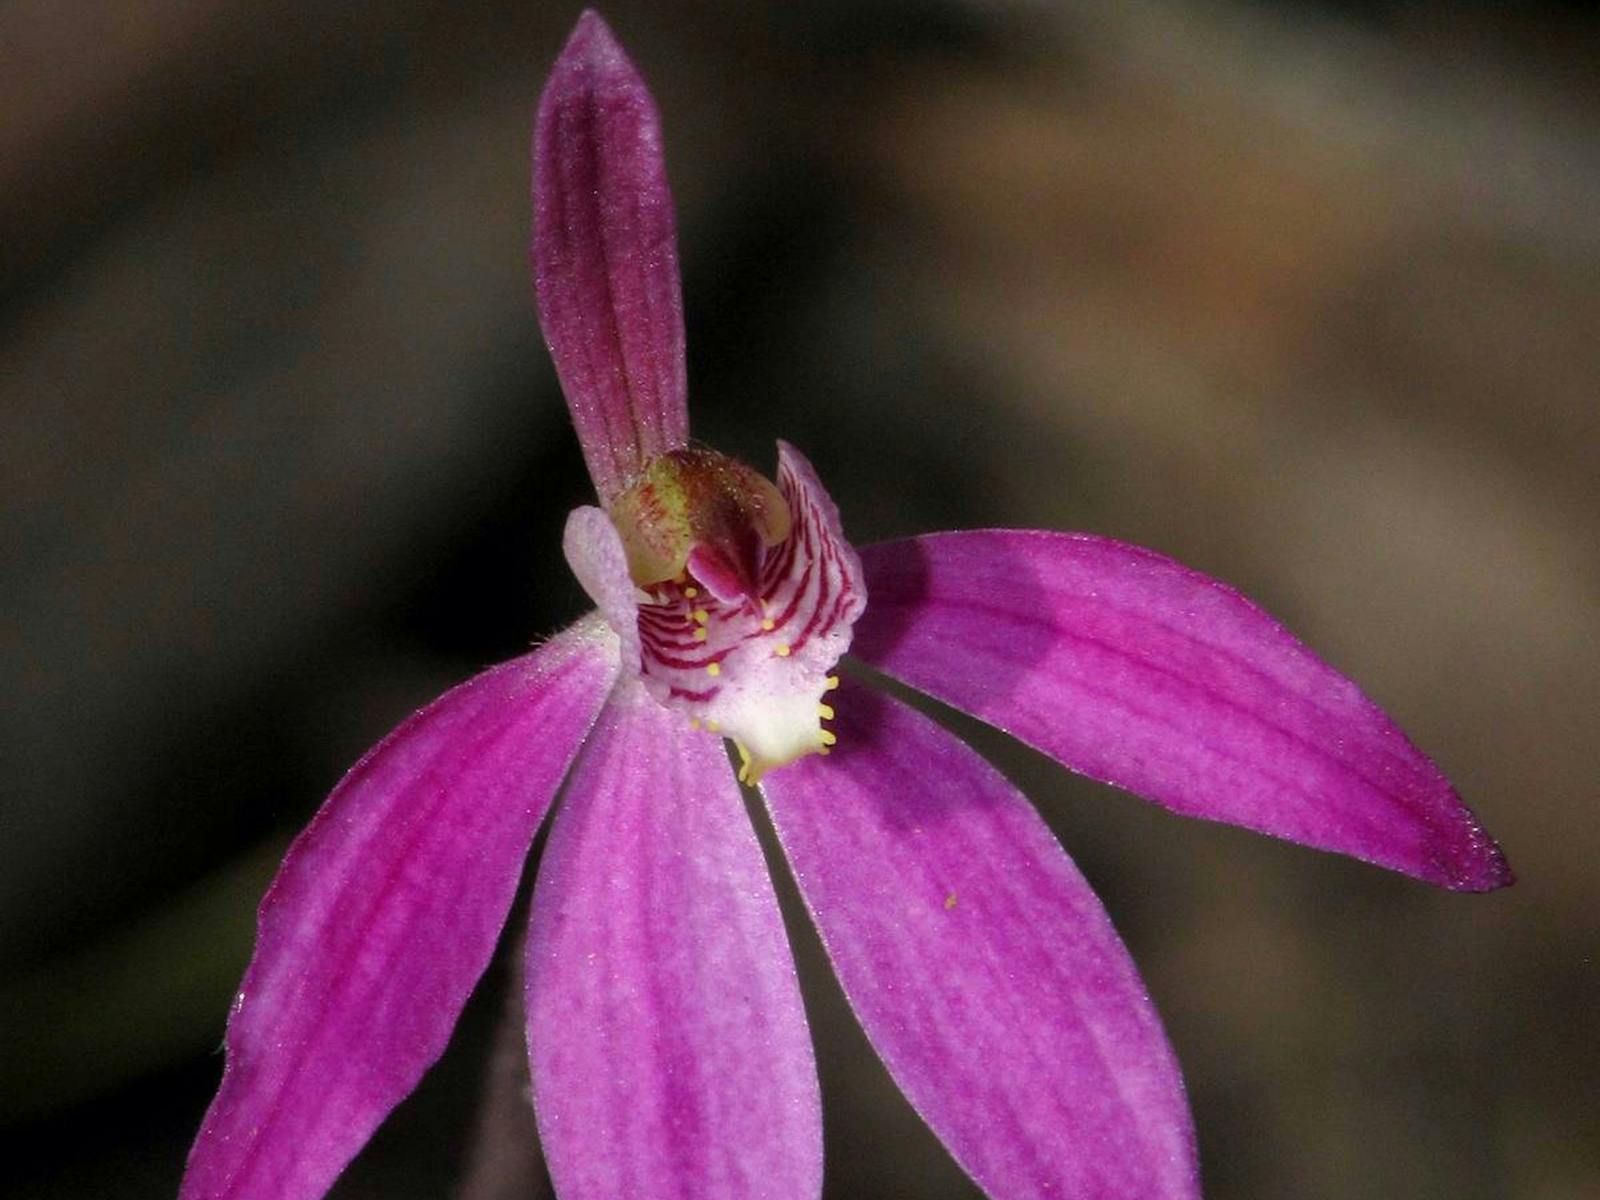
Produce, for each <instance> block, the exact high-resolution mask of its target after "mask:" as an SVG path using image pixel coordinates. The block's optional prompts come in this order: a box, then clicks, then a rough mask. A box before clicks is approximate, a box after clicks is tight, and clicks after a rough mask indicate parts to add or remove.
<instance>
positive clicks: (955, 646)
mask: <svg viewBox="0 0 1600 1200" xmlns="http://www.w3.org/2000/svg"><path fill="white" fill-rule="evenodd" d="M862 559H863V562H864V565H865V569H866V573H867V579H868V582H869V584H870V586H871V588H872V597H873V602H872V608H871V609H870V610H869V611H868V613H867V614H866V616H865V617H864V618H863V619H862V620H861V622H860V624H859V625H858V627H857V636H856V645H855V649H856V652H857V653H858V654H859V655H860V656H861V658H862V659H864V660H865V661H867V662H869V663H871V664H872V665H873V666H875V667H878V668H879V669H881V670H883V671H885V672H887V673H888V674H890V675H892V676H894V677H895V678H897V679H900V680H903V681H904V682H906V683H908V684H910V685H911V686H912V687H915V688H918V689H920V690H922V691H924V692H927V693H928V694H929V695H931V696H934V697H936V698H938V699H940V700H943V701H944V702H945V703H947V704H950V705H953V706H954V707H956V708H959V709H961V710H962V711H964V712H968V713H971V714H972V715H973V716H976V717H979V718H981V719H982V720H985V721H988V722H989V723H990V724H992V725H995V726H997V727H998V728H1000V729H1003V730H1005V731H1007V732H1008V733H1011V734H1013V735H1015V736H1016V737H1018V738H1020V739H1021V740H1022V741H1024V742H1027V743H1028V744H1029V745H1032V746H1035V747H1037V748H1038V749H1040V750H1043V751H1044V752H1045V753H1046V754H1049V755H1051V756H1052V757H1054V758H1056V759H1058V760H1059V761H1060V762H1062V763H1063V764H1064V765H1066V766H1068V767H1070V768H1072V769H1073V770H1074V771H1079V772H1081V773H1083V774H1085V775H1088V776H1090V777H1092V778H1095V779H1099V780H1103V781H1105V782H1107V783H1114V784H1116V785H1118V786H1119V787H1124V788H1127V789H1128V790H1129V791H1132V792H1136V793H1138V794H1139V795H1141V796H1144V797H1145V798H1147V799H1149V800H1153V801H1155V802H1156V803H1158V804H1161V805H1164V806H1165V807H1167V808H1170V809H1172V810H1173V811H1175V812H1180V813H1184V814H1186V815H1188V816H1196V817H1205V818H1207V819H1210V820H1217V821H1228V822H1230V823H1232V824H1236V825H1243V826H1245V827H1246V828H1249V829H1255V830H1259V831H1260V832H1262V833H1269V834H1273V835H1275V836H1277V837H1283V838H1288V839H1289V840H1291V841H1296V842H1300V843H1303V844H1305V845H1308V846H1315V847H1317V848H1319V849H1323V850H1334V851H1338V852H1340V853H1344V854H1349V855H1352V856H1354V857H1356V858H1360V859H1364V860H1366V861H1368V862H1372V863H1377V864H1379V865H1381V866H1385V867H1391V868H1393V869H1394V870H1397V871H1401V872H1404V873H1405V874H1407V875H1413V876H1415V877H1416V878H1418V879H1422V880H1426V881H1427V882H1429V883H1434V884H1439V885H1441V886H1444V887H1449V888H1455V889H1459V890H1465V891H1487V890H1489V889H1491V888H1495V887H1500V886H1502V885H1504V884H1507V883H1509V882H1511V873H1510V870H1509V869H1508V868H1507V866H1506V863H1505V859H1504V858H1503V857H1502V856H1501V854H1500V850H1499V848H1498V847H1497V846H1496V845H1495V844H1494V842H1493V841H1492V840H1491V839H1490V838H1489V836H1488V835H1487V834H1486V833H1485V832H1484V831H1483V829H1482V827H1481V826H1480V825H1479V824H1478V822H1477V821H1476V819H1475V818H1474V817H1473V815H1472V813H1471V812H1470V811H1469V810H1468V809H1467V807H1466V806H1465V805H1464V804H1463V803H1462V802H1461V799H1460V797H1458V796H1457V795H1456V793H1455V791H1454V789H1453V788H1451V786H1450V784H1449V781H1448V780H1446V779H1445V777H1444V776H1443V774H1441V772H1440V771H1439V769H1438V768H1437V767H1436V766H1435V765H1434V764H1433V762H1432V761H1431V760H1430V759H1428V758H1427V756H1425V755H1424V754H1423V753H1422V752H1421V751H1419V750H1418V749H1417V748H1416V747H1415V746H1413V745H1412V744H1411V743H1410V742H1409V741H1408V740H1407V739H1406V737H1405V735H1404V734H1403V733H1402V732H1401V731H1400V729H1399V728H1398V727H1397V726H1396V725H1395V724H1394V722H1393V721H1391V720H1390V719H1389V718H1388V717H1387V716H1385V715H1384V713H1383V711H1382V710H1381V709H1379V708H1378V706H1377V705H1375V704H1374V703H1373V702H1372V701H1371V700H1369V699H1367V697H1366V696H1364V695H1363V694H1362V693H1361V691H1360V689H1358V688H1357V687H1356V685H1355V684H1353V683H1351V682H1350V681H1349V680H1348V679H1346V678H1345V677H1344V676H1342V675H1340V674H1339V673H1338V672H1337V671H1335V670H1334V669H1333V668H1331V667H1330V666H1328V665H1327V664H1326V663H1324V662H1323V661H1322V660H1321V659H1319V658H1318V657H1317V656H1316V655H1315V654H1313V653H1312V652H1311V651H1310V650H1308V649H1307V648H1306V647H1305V646H1304V645H1302V644H1301V643H1300V642H1299V641H1297V640H1296V639H1295V638H1294V637H1293V636H1292V635H1291V634H1290V633H1289V632H1288V631H1287V630H1285V629H1284V628H1283V627H1282V626H1281V625H1279V624H1278V623H1277V622H1276V621H1274V620H1273V619H1272V618H1271V617H1269V616H1268V615H1267V614H1266V613H1264V612H1263V611H1262V610H1261V609H1260V608H1258V607H1256V606H1255V605H1254V604H1252V603H1251V602H1250V601H1249V600H1246V599H1245V598H1244V597H1243V596H1241V595H1239V594H1238V593H1237V592H1235V591H1233V590H1232V589H1231V588H1228V587H1226V586H1224V585H1223V584H1220V583H1218V582H1216V581H1215V580H1212V579H1208V578H1207V577H1206V576H1204V575H1200V574H1198V573H1196V572H1194V571H1191V570H1189V569H1187V568H1186V567H1183V566H1181V565H1179V564H1178V563H1175V562H1173V561H1172V560H1170V559H1167V558H1164V557H1162V556H1161V555H1159V554H1156V553H1154V552H1152V551H1149V550H1142V549H1140V548H1138V547H1135V546H1127V545H1123V544H1121V543H1118V542H1113V541H1110V540H1107V539H1105V538H1098V537H1090V536H1086V535H1082V534H1059V533H1036V532H1019V531H1004V530H989V531H979V532H973V533H950V534H935V535H932V536H929V537H922V538H913V539H909V540H906V541H899V542H888V543H884V544H882V545H877V546H871V547H868V548H867V549H866V550H864V551H863V552H862Z"/></svg>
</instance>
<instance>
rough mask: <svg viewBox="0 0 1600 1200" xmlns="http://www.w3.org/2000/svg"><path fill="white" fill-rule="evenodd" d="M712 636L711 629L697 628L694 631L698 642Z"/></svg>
mask: <svg viewBox="0 0 1600 1200" xmlns="http://www.w3.org/2000/svg"><path fill="white" fill-rule="evenodd" d="M710 636H711V631H710V630H709V629H696V630H695V631H694V640H695V641H697V642H703V641H705V640H706V639H707V638H708V637H710Z"/></svg>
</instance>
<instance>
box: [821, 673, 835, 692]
mask: <svg viewBox="0 0 1600 1200" xmlns="http://www.w3.org/2000/svg"><path fill="white" fill-rule="evenodd" d="M838 686H839V677H838V676H837V675H829V676H828V677H827V678H826V679H824V680H823V681H822V690H823V691H825V692H831V691H833V689H834V688H836V687H838Z"/></svg>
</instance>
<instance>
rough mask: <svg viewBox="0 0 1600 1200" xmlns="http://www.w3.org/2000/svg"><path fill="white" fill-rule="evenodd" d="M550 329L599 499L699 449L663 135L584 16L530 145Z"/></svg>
mask: <svg viewBox="0 0 1600 1200" xmlns="http://www.w3.org/2000/svg"><path fill="white" fill-rule="evenodd" d="M533 164H534V175H533V254H532V257H533V270H534V286H535V290H536V292H537V294H538V304H539V323H540V325H541V326H542V328H543V329H544V336H545V340H546V342H548V343H549V346H550V356H551V357H552V358H553V359H554V360H555V364H556V373H557V375H558V376H559V377H560V379H561V387H562V390H563V391H564V392H565V393H566V397H567V405H568V407H569V408H570V409H571V410H572V421H573V424H574V425H575V426H576V427H577V431H578V441H579V442H580V443H581V444H582V446H583V457H584V461H585V462H586V463H587V464H588V466H589V475H590V477H591V478H592V479H593V480H594V485H595V490H596V491H597V492H598V493H599V494H600V498H601V501H602V502H604V503H607V504H609V502H610V500H611V498H612V497H613V496H615V495H616V494H617V493H618V492H620V491H622V490H623V489H624V488H625V487H627V485H628V483H629V482H630V481H631V480H632V479H633V477H634V476H635V475H637V474H638V472H639V471H640V469H641V468H642V467H643V466H644V464H645V463H646V462H647V461H648V460H649V459H651V458H653V457H655V456H656V455H659V454H663V453H665V452H667V451H669V450H676V449H678V448H680V447H682V446H684V445H685V444H687V442H688V439H689V412H688V406H687V402H686V392H687V387H686V383H685V374H684V357H683V300H682V293H681V289H680V286H679V281H678V251H677V229H676V221H675V219H674V216H673V207H672V193H671V192H670V191H669V190H668V189H667V176H666V166H665V163H664V162H663V160H662V152H661V124H660V118H659V117H658V116H657V114H656V107H655V102H654V101H653V100H652V99H651V98H650V93H649V91H647V90H646V88H645V85H644V81H643V80H642V79H641V78H640V77H639V73H638V71H637V70H635V68H634V66H633V64H632V63H631V62H629V61H628V57H627V55H626V54H625V53H623V50H622V47H621V46H620V45H618V43H617V40H616V38H615V37H613V36H612V33H611V30H610V29H609V28H607V26H606V23H605V22H604V21H602V20H601V19H600V17H599V16H598V15H596V14H595V13H594V12H586V13H584V14H583V16H582V17H581V18H579V20H578V25H577V28H575V29H574V30H573V32H572V36H571V37H570V38H569V39H568V40H567V45H566V48H565V49H564V50H562V52H561V56H560V58H558V59H557V60H556V64H555V67H554V69H553V70H552V71H551V73H550V80H549V82H548V83H547V84H546V85H545V89H544V95H543V96H542V97H541V99H540V101H539V114H538V119H537V121H536V123H535V127H534V139H533Z"/></svg>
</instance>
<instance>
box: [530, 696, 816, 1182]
mask: <svg viewBox="0 0 1600 1200" xmlns="http://www.w3.org/2000/svg"><path fill="white" fill-rule="evenodd" d="M527 1013H528V1045H529V1061H530V1066H531V1073H532V1077H533V1087H534V1107H535V1109H536V1111H537V1114H538V1118H539V1129H540V1137H541V1140H542V1141H543V1144H544V1148H545V1156H546V1159H547V1160H548V1162H549V1165H550V1173H551V1177H552V1178H553V1179H554V1181H555V1184H556V1190H557V1192H558V1194H559V1195H560V1196H561V1197H562V1200H589V1198H594V1200H613V1198H614V1197H618V1196H627V1197H630V1198H637V1200H650V1198H652V1197H694V1198H696V1200H719V1198H734V1197H757V1196H760V1197H770V1198H772V1200H789V1198H794V1200H803V1198H812V1197H815V1196H817V1195H818V1194H819V1192H820V1190H821V1178H822V1130H821V1102H820V1099H819V1096H818V1093H817V1077H816V1067H815V1064H814V1062H813V1059H812V1053H811V1041H810V1035H809V1033H808V1031H807V1027H806V1019H805V1012H804V1009H803V1008H802V1007H801V1002H800V993H799V989H798V985H797V983H796V980H795V973H794V963H793V960H792V958H791V957H790V954H789V947H788V943H787V941H786V940H785V937H784V932H783V922H782V919H781V917H780V916H779V913H778V907H777V902H776V900H775V898H774V895H773V891H772V885H771V881H770V880H769V879H768V877H767V869H766V864H765V862H764V860H763V858H762V855H761V849H760V846H759V845H758V844H757V842H756V839H755V835H754V833H753V831H752V830H751V828H750V823H749V821H748V819H747V818H746V816H745V812H744V805H743V803H742V801H741V799H740V796H739V791H738V789H737V788H736V787H735V786H734V783H733V778H732V774H731V772H730V771H729V769H728V762H727V757H726V753H725V751H724V750H723V748H722V743H721V741H720V740H719V739H717V738H715V737H713V736H712V735H710V734H707V733H696V732H693V731H691V730H690V729H689V727H688V725H687V723H686V722H685V720H684V718H683V716H682V715H681V714H678V713H674V712H672V711H671V710H669V709H666V708H663V707H662V706H661V705H659V704H657V703H656V702H655V701H654V700H653V699H651V698H650V697H649V696H648V695H647V694H646V693H645V692H644V690H643V689H642V688H640V687H638V686H637V685H636V684H635V685H630V684H628V683H626V682H625V683H623V684H621V685H619V691H618V695H617V697H616V698H615V699H613V701H612V702H611V703H610V704H609V705H608V706H607V707H606V709H605V711H604V712H603V713H602V715H601V717H600V720H599V722H598V723H597V725H596V728H595V732H594V735H593V736H592V738H591V740H590V743H589V745H588V746H587V747H586V748H585V750H584V753H583V755H582V757H581V758H580V759H579V762H578V765H577V767H576V768H575V770H574V772H573V777H572V782H571V784H570V785H569V786H568V788H567V791H566V794H565V799H564V800H563V801H562V807H561V811H560V812H559V813H558V814H557V816H556V819H555V824H554V826H553V828H552V830H551V833H550V842H549V845H548V846H547V847H546V850H545V855H544V860H543V862H542V863H541V865H540V870H539V877H538V883H537V885H536V888H535V892H534V902H533V915H532V921H531V924H530V929H529V934H528V951H527Z"/></svg>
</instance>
